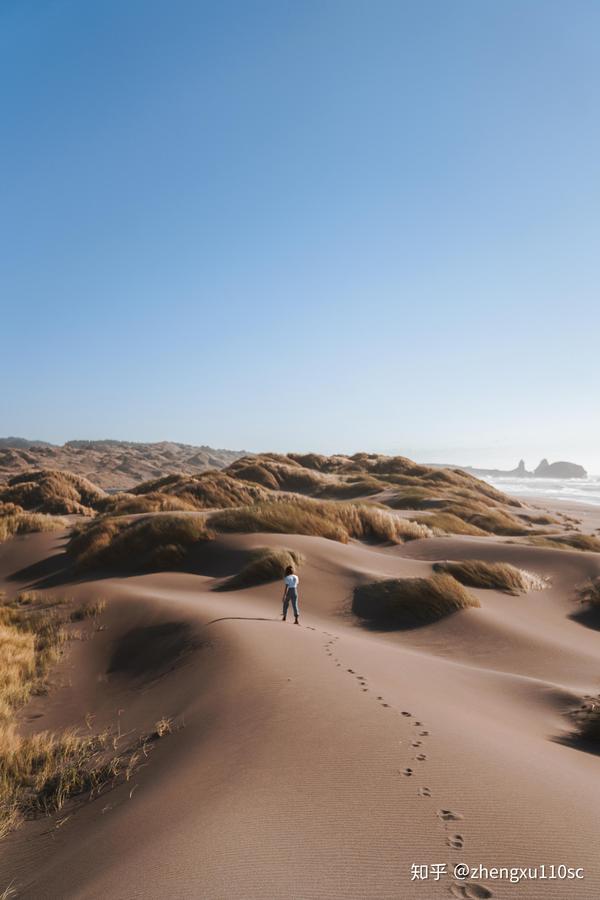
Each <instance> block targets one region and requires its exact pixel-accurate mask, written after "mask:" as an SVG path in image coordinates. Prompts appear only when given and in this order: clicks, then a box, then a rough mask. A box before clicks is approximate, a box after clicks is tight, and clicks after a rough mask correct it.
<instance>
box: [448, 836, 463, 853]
mask: <svg viewBox="0 0 600 900" xmlns="http://www.w3.org/2000/svg"><path fill="white" fill-rule="evenodd" d="M446 843H447V844H448V846H449V847H452V849H453V850H462V848H463V847H464V845H465V842H464V838H463V836H462V834H453V835H452V837H448V838H446Z"/></svg>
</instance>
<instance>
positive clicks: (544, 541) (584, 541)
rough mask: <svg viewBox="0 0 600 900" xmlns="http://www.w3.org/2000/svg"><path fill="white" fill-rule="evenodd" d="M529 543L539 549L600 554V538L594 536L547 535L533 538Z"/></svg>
mask: <svg viewBox="0 0 600 900" xmlns="http://www.w3.org/2000/svg"><path fill="white" fill-rule="evenodd" d="M529 542H530V543H531V544H535V545H536V546H537V547H551V548H553V549H554V550H581V551H582V552H592V553H600V538H598V537H595V535H593V534H556V535H554V534H546V535H544V536H543V537H542V536H537V537H531V538H530V539H529Z"/></svg>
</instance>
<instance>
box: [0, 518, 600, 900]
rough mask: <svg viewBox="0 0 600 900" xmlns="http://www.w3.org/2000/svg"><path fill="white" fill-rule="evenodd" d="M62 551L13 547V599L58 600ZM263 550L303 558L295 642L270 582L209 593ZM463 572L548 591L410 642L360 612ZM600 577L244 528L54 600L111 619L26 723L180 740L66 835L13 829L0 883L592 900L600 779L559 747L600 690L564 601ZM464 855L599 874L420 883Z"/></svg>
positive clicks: (461, 616)
mask: <svg viewBox="0 0 600 900" xmlns="http://www.w3.org/2000/svg"><path fill="white" fill-rule="evenodd" d="M63 544H64V537H62V536H61V535H58V536H57V535H54V534H52V535H47V534H44V535H30V536H26V537H18V538H14V539H12V540H10V541H7V542H6V543H4V544H2V545H0V571H1V574H2V577H3V579H4V581H3V584H2V587H3V588H4V589H5V590H7V591H9V592H15V591H17V590H19V589H22V588H24V587H31V586H32V584H35V583H37V582H39V581H40V579H42V583H43V578H44V577H46V576H47V574H48V573H50V572H52V571H53V569H54V568H57V569H58V568H60V564H61V553H62V547H63ZM265 546H279V547H287V548H290V549H293V550H296V551H298V552H300V553H302V554H303V556H304V557H305V559H306V563H305V565H304V566H303V568H302V571H301V578H302V582H301V583H302V593H301V602H302V624H301V627H299V628H297V627H294V626H293V625H291V624H289V623H286V624H283V623H281V622H280V620H279V599H280V586H279V585H278V584H271V585H266V586H265V585H262V586H258V587H255V588H251V589H247V590H240V591H235V592H223V593H221V592H215V591H213V590H212V589H213V587H215V585H217V584H218V583H220V579H223V578H225V577H226V576H227V575H229V574H232V573H233V572H234V571H236V567H237V566H238V565H239V561H240V559H241V558H243V557H244V554H245V553H247V551H248V550H250V549H252V548H256V547H265ZM461 558H479V559H492V560H503V561H507V562H511V563H513V564H514V565H517V566H519V567H522V568H526V569H529V570H531V571H535V572H537V573H539V574H540V575H542V576H544V577H546V578H547V579H549V582H550V583H549V586H548V587H547V588H546V589H545V590H543V591H531V592H529V593H527V594H525V595H521V596H517V597H513V596H508V595H506V594H502V593H498V592H496V591H489V590H485V591H484V590H479V591H475V593H476V594H477V596H478V597H479V599H480V601H481V604H482V608H481V609H472V610H465V611H462V612H460V613H458V614H456V615H454V616H451V617H449V618H447V619H445V620H442V621H440V622H437V623H436V624H433V625H428V626H426V627H423V628H419V629H414V630H410V631H401V632H377V631H374V630H372V629H366V628H364V627H363V626H362V625H361V624H360V623H359V622H358V621H357V619H356V618H355V617H354V616H353V615H352V614H351V612H350V597H351V592H352V589H353V587H354V586H356V585H357V584H360V583H364V582H365V581H367V580H372V579H373V578H378V577H398V576H403V577H405V576H413V575H421V576H422V575H426V574H428V573H430V571H431V565H432V561H433V560H440V559H461ZM19 572H20V574H18V573H19ZM598 572H600V557H599V556H598V555H597V554H586V553H577V552H573V553H571V552H566V551H554V550H547V549H543V548H536V547H528V546H524V545H517V544H508V543H506V542H505V541H503V540H501V539H480V538H466V537H464V538H463V537H460V538H458V537H457V538H439V539H430V540H427V541H413V542H411V543H410V544H405V545H403V546H401V547H394V548H391V549H382V548H375V547H369V546H366V545H361V544H357V543H351V544H348V545H346V544H340V543H336V542H332V541H328V540H325V539H322V538H316V537H310V536H297V535H296V536H295V535H272V534H270V535H266V534H251V535H229V536H224V537H221V538H219V539H218V541H217V542H216V544H215V545H214V546H212V547H211V553H210V555H209V556H206V558H205V559H202V558H198V560H197V562H196V567H195V570H194V571H190V572H171V573H166V572H165V573H158V574H151V575H140V576H134V577H120V578H103V579H100V580H96V581H78V582H74V583H69V584H68V585H65V586H63V587H54V588H53V589H52V590H53V591H54V592H55V593H56V592H60V591H63V592H67V593H68V594H69V595H70V596H73V597H76V598H77V599H78V600H85V599H90V598H96V597H98V596H102V597H104V598H106V599H107V601H108V605H107V609H106V612H105V613H104V614H103V616H102V630H100V631H98V632H96V633H94V634H93V636H91V639H90V640H86V641H83V642H74V643H73V644H72V645H71V649H70V651H69V653H68V654H67V656H66V657H65V659H64V661H63V662H62V663H61V665H60V667H59V670H58V671H57V672H56V673H55V675H54V677H53V685H52V687H51V690H50V693H49V695H48V696H47V697H39V698H35V699H34V700H33V701H32V702H31V703H30V704H29V706H28V707H27V708H26V710H25V711H24V713H23V723H22V724H23V728H25V729H26V730H27V729H28V728H29V729H36V730H39V729H40V727H42V723H43V725H44V727H47V728H53V729H58V728H62V727H66V726H69V725H81V724H82V723H83V720H84V717H85V716H86V715H88V716H89V715H90V714H91V715H93V716H94V719H93V721H94V727H100V726H101V725H103V724H111V723H114V722H115V721H117V720H118V721H119V722H120V727H121V729H122V731H123V732H131V733H132V734H133V733H137V732H139V731H143V730H144V729H147V728H148V727H150V725H151V724H152V723H153V722H154V721H155V720H156V719H157V718H159V717H160V716H169V717H171V718H172V719H173V720H174V722H176V723H177V725H178V726H181V725H183V724H184V726H185V727H179V728H178V729H177V730H175V732H174V733H173V734H171V735H170V736H169V737H168V738H166V739H165V740H164V741H160V742H158V743H157V744H156V745H155V746H154V749H153V750H152V752H151V753H150V754H149V758H148V760H147V764H146V765H145V766H144V767H143V768H139V769H138V770H136V771H135V773H134V774H133V775H132V777H131V779H130V780H129V781H126V782H124V783H122V784H121V785H119V786H117V787H115V788H114V789H113V790H110V791H107V792H106V793H105V794H104V795H101V796H100V797H98V798H96V799H95V800H94V801H93V802H80V803H76V804H73V806H72V808H69V811H68V816H69V818H67V820H66V821H65V822H64V824H61V825H60V827H57V820H58V821H59V822H60V821H61V818H62V817H61V815H58V816H54V817H53V818H51V819H46V818H44V819H39V820H37V821H34V822H30V823H27V824H26V825H25V826H24V827H23V828H22V829H20V830H19V831H17V832H15V833H14V834H12V835H10V836H9V837H8V838H7V839H6V840H5V841H4V842H3V845H2V851H1V856H2V865H1V877H2V882H1V883H0V884H1V885H8V884H9V883H12V885H13V888H14V890H15V891H16V895H15V896H19V897H27V898H41V897H48V898H50V897H52V898H55V897H69V898H101V897H102V898H105V897H110V898H115V900H116V898H118V900H121V898H122V900H125V898H136V897H140V898H141V897H153V898H154V897H156V898H158V897H164V896H170V897H181V898H184V897H207V898H240V900H241V898H265V897H278V898H279V897H281V898H300V897H302V898H328V897H332V898H333V897H335V898H338V897H339V898H342V897H343V898H364V897H377V898H379V897H381V898H398V897H402V898H404V897H406V898H412V897H421V898H422V897H427V898H435V897H438V896H439V897H444V896H456V897H484V896H494V897H509V896H512V897H514V896H518V897H526V898H541V897H544V898H548V897H550V898H556V900H565V898H566V897H581V898H586V900H587V898H590V900H591V898H593V897H596V896H598V895H599V894H600V867H599V865H598V862H597V853H596V845H595V836H596V831H597V821H598V813H597V809H598V805H599V801H600V787H599V786H598V784H599V783H598V778H597V775H598V766H599V765H600V763H599V761H598V757H597V756H595V755H593V754H590V753H586V752H583V751H582V750H581V749H578V748H576V747H574V746H571V745H569V744H568V743H565V742H561V736H563V735H565V734H566V733H568V731H569V728H570V726H569V719H568V718H567V717H566V716H565V712H566V711H567V710H568V709H569V708H570V707H572V706H573V705H575V704H577V702H578V700H579V697H580V696H581V695H582V694H586V693H594V692H596V691H597V683H598V681H597V679H598V666H597V639H598V638H597V632H596V631H595V630H593V629H592V628H589V627H586V626H585V625H584V624H582V623H581V622H580V621H578V620H577V619H574V618H572V613H573V612H574V611H575V610H576V609H577V607H576V605H575V603H574V601H573V600H572V592H573V589H574V587H575V585H576V584H578V583H580V582H581V581H582V580H583V579H584V578H586V577H589V576H590V575H592V574H598ZM15 573H17V574H15ZM156 636H158V640H155V638H156ZM165 636H167V637H168V640H165ZM165 646H166V647H167V648H168V647H170V648H171V649H170V650H167V651H165ZM165 652H166V656H165ZM169 654H170V655H169ZM40 717H41V718H40ZM458 862H465V863H467V864H469V865H470V866H476V865H478V864H479V863H481V864H483V865H486V866H488V867H491V866H513V867H518V866H534V865H538V866H539V865H542V864H546V866H547V867H548V866H550V865H551V864H555V865H559V864H565V865H567V866H572V867H578V866H582V867H584V869H585V879H584V880H579V881H569V882H564V881H560V880H542V881H540V880H537V881H524V882H522V883H521V884H519V885H514V884H512V885H511V884H509V883H507V882H506V881H492V880H486V879H485V878H477V879H475V880H474V881H475V882H476V883H475V884H471V883H470V882H469V886H468V887H467V886H465V885H466V884H467V883H465V884H462V885H459V884H458V883H457V882H455V881H454V880H453V879H452V878H451V877H450V876H449V875H444V876H442V879H441V880H440V881H434V880H433V878H432V877H431V876H430V878H429V879H428V880H427V881H426V882H418V881H411V864H413V863H416V864H422V865H425V864H429V865H431V864H433V863H446V864H447V866H448V867H449V868H450V869H451V868H452V866H453V865H454V864H456V863H458Z"/></svg>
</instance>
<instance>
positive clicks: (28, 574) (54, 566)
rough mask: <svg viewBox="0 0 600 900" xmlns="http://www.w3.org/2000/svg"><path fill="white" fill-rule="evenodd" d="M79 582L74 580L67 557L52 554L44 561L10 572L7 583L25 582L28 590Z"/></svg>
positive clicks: (60, 554)
mask: <svg viewBox="0 0 600 900" xmlns="http://www.w3.org/2000/svg"><path fill="white" fill-rule="evenodd" d="M76 580H79V579H78V578H75V574H74V572H73V571H72V568H71V563H70V560H69V557H68V556H67V554H66V553H54V554H52V556H47V557H46V559H40V560H38V561H37V562H35V563H32V564H31V565H30V566H25V567H24V568H23V569H18V570H17V571H16V572H12V573H11V574H10V575H9V576H8V578H7V581H26V582H28V587H30V588H39V589H41V588H46V587H48V588H51V587H58V586H59V585H61V584H66V583H67V582H73V581H76Z"/></svg>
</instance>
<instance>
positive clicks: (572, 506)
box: [511, 493, 600, 532]
mask: <svg viewBox="0 0 600 900" xmlns="http://www.w3.org/2000/svg"><path fill="white" fill-rule="evenodd" d="M511 496H513V497H515V498H516V499H517V500H520V501H521V503H523V504H524V505H525V506H527V507H529V508H531V509H540V510H543V511H544V512H547V513H550V515H558V516H570V517H572V518H574V519H578V520H579V521H580V524H581V527H582V530H584V531H590V532H591V531H597V530H600V505H597V504H595V503H588V502H586V501H585V500H555V499H548V500H546V499H542V498H540V497H533V496H532V495H531V494H517V493H514V494H511Z"/></svg>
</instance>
